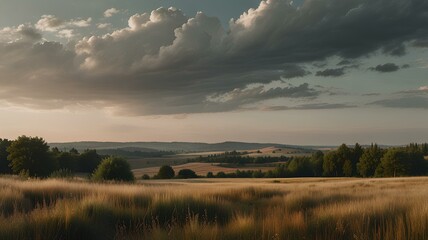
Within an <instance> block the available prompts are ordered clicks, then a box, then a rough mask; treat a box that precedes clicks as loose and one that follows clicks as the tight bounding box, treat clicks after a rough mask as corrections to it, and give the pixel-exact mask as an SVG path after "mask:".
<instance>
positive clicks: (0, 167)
mask: <svg viewBox="0 0 428 240" xmlns="http://www.w3.org/2000/svg"><path fill="white" fill-rule="evenodd" d="M10 144H12V141H9V140H7V139H1V138H0V174H3V173H6V174H8V173H12V169H11V168H10V166H9V163H10V162H9V161H8V160H7V156H8V155H9V153H8V152H7V151H6V150H7V148H8V147H9V146H10Z"/></svg>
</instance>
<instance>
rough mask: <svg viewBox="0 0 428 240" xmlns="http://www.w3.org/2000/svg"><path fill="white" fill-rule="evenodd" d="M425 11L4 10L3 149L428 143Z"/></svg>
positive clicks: (250, 7) (309, 2)
mask: <svg viewBox="0 0 428 240" xmlns="http://www.w3.org/2000/svg"><path fill="white" fill-rule="evenodd" d="M427 26H428V2H427V1H425V0H349V1H343V0H299V1H286V0H265V1H256V0H234V1H226V0H217V1H211V0H176V1H172V0H105V1H100V0H92V1H87V0H85V1H84V0H74V1H65V0H38V1H33V0H0V138H8V139H15V138H16V137H17V136H20V135H28V136H40V137H43V138H44V139H46V140H47V141H48V142H66V141H88V140H92V141H190V142H223V141H246V142H275V143H284V144H299V145H332V144H341V143H347V144H353V143H355V142H359V143H362V144H369V143H373V142H377V143H380V144H406V143H409V142H427V141H428V124H427V123H428V27H427Z"/></svg>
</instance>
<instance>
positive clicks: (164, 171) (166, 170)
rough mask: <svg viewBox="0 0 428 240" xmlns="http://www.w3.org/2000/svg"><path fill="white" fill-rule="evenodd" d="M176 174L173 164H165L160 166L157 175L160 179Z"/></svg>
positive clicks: (169, 177)
mask: <svg viewBox="0 0 428 240" xmlns="http://www.w3.org/2000/svg"><path fill="white" fill-rule="evenodd" d="M174 176H175V172H174V169H172V167H171V166H168V165H164V166H162V167H160V168H159V172H158V174H157V175H156V178H159V179H171V178H173V177H174Z"/></svg>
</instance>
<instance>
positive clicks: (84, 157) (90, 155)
mask: <svg viewBox="0 0 428 240" xmlns="http://www.w3.org/2000/svg"><path fill="white" fill-rule="evenodd" d="M71 154H73V153H72V152H71ZM101 160H102V159H101V156H100V155H98V153H97V151H95V150H86V151H84V152H83V153H82V154H80V156H79V159H78V162H79V163H78V165H79V166H78V169H79V171H80V172H86V173H92V172H94V171H95V169H96V168H97V167H98V165H99V164H100V163H101Z"/></svg>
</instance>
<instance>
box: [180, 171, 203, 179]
mask: <svg viewBox="0 0 428 240" xmlns="http://www.w3.org/2000/svg"><path fill="white" fill-rule="evenodd" d="M197 177H198V175H196V173H195V172H194V171H193V170H191V169H181V170H180V171H178V175H177V178H184V179H187V178H197Z"/></svg>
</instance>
